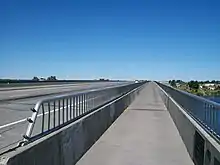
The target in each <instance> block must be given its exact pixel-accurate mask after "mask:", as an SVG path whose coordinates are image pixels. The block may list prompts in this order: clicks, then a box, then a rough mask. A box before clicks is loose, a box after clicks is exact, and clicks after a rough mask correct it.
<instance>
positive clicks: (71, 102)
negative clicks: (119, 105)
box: [21, 82, 145, 145]
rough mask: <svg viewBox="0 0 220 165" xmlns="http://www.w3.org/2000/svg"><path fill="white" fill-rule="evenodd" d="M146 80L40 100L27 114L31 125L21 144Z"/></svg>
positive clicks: (77, 117) (80, 115) (73, 119)
mask: <svg viewBox="0 0 220 165" xmlns="http://www.w3.org/2000/svg"><path fill="white" fill-rule="evenodd" d="M144 83H145V82H141V83H132V84H129V85H124V86H119V87H113V88H112V87H111V88H106V89H102V90H96V91H90V92H86V93H85V92H82V93H77V94H68V95H63V96H58V97H51V98H49V99H44V100H41V101H39V102H38V103H37V104H36V105H35V107H34V108H33V109H32V111H33V113H32V116H31V117H30V118H28V122H29V125H28V128H27V131H26V134H25V135H24V140H23V142H22V143H21V145H24V144H27V143H28V142H30V141H33V140H35V139H38V138H40V137H42V136H45V135H47V134H49V133H51V132H54V131H55V130H57V129H59V128H61V127H63V126H65V125H67V124H69V123H71V122H73V121H75V120H77V119H79V118H80V117H82V116H84V115H86V114H88V113H90V112H91V111H93V110H95V109H97V108H98V107H100V106H102V105H104V104H106V103H108V102H110V101H112V100H114V99H116V98H118V97H120V96H122V95H124V94H126V93H128V92H129V91H131V90H133V89H135V88H137V87H139V86H141V85H143V84H144Z"/></svg>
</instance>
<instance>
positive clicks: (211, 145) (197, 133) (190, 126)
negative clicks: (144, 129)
mask: <svg viewBox="0 0 220 165" xmlns="http://www.w3.org/2000/svg"><path fill="white" fill-rule="evenodd" d="M158 90H159V92H160V94H161V97H162V100H163V101H164V103H165V105H166V107H167V109H168V111H169V113H170V115H171V117H172V119H173V121H174V123H175V125H176V127H177V129H178V131H179V134H180V136H181V138H182V140H183V142H184V144H185V146H186V148H187V150H188V153H189V155H190V157H191V158H192V160H193V162H194V163H195V165H220V145H219V143H218V142H217V141H216V140H215V139H214V138H213V137H212V136H210V135H209V134H208V133H207V132H206V131H205V130H204V129H203V128H202V127H201V126H200V125H199V124H198V123H197V122H196V121H195V120H194V119H193V118H192V116H191V115H189V114H188V113H187V112H186V111H185V110H184V109H183V108H182V107H180V106H179V105H178V103H177V102H176V101H175V100H174V99H173V98H171V97H170V96H169V95H168V94H167V93H166V92H165V91H164V90H163V89H162V88H161V87H159V86H158Z"/></svg>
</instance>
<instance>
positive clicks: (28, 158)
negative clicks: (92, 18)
mask: <svg viewBox="0 0 220 165" xmlns="http://www.w3.org/2000/svg"><path fill="white" fill-rule="evenodd" d="M141 88H142V87H139V88H138V89H136V90H133V91H131V92H129V93H128V94H126V95H125V96H123V97H120V98H118V99H117V100H115V101H113V102H111V103H109V104H107V105H105V106H103V107H101V108H99V109H97V110H95V111H93V112H91V113H90V114H88V115H86V116H84V117H82V118H81V119H79V120H78V121H76V122H74V123H72V124H70V125H68V126H66V127H63V128H62V129H60V130H58V131H56V132H54V133H52V134H50V135H48V136H46V137H44V138H42V139H39V140H37V141H35V142H33V143H30V144H29V145H26V146H24V147H21V148H18V149H17V150H16V151H13V152H11V153H8V154H6V155H3V156H1V157H0V164H1V165H73V164H75V163H76V162H77V161H78V160H79V159H80V158H81V157H82V155H83V154H84V153H85V152H86V151H87V150H88V149H89V148H90V147H91V146H92V145H93V144H94V143H95V142H96V141H97V140H98V138H99V137H100V136H101V135H102V134H103V133H104V132H105V130H106V129H107V128H108V127H109V126H110V125H111V124H112V123H113V122H114V121H115V120H116V119H117V118H118V116H119V115H120V114H121V113H122V112H123V111H124V110H125V109H126V107H127V106H128V105H129V104H130V103H131V102H132V101H133V100H134V99H135V97H136V96H137V95H138V94H139V92H140V90H141ZM97 156H98V155H97Z"/></svg>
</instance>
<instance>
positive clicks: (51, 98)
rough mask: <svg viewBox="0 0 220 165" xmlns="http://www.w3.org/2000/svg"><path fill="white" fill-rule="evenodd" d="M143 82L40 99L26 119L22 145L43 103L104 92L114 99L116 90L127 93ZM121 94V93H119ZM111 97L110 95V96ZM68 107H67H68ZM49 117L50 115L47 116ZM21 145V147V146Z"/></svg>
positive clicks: (28, 136) (29, 134)
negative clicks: (109, 91)
mask: <svg viewBox="0 0 220 165" xmlns="http://www.w3.org/2000/svg"><path fill="white" fill-rule="evenodd" d="M144 83H145V82H140V83H126V84H123V85H119V86H113V87H112V86H110V87H106V88H102V89H97V90H90V91H82V92H77V93H70V94H66V95H60V96H53V97H50V98H46V99H42V100H39V101H38V102H37V103H36V104H35V107H34V109H32V111H33V113H32V116H31V117H30V118H28V121H29V125H28V128H27V130H26V133H25V135H24V141H23V144H24V143H25V142H27V141H28V139H30V138H31V135H32V132H33V129H34V125H35V122H36V120H37V118H38V113H39V110H40V108H41V106H44V104H45V103H49V102H56V101H61V100H64V99H71V98H73V97H78V96H82V95H86V94H90V93H96V92H97V93H98V92H102V91H103V92H106V91H107V90H112V91H115V92H116V94H114V95H115V96H114V97H118V94H117V89H119V91H120V89H121V88H123V87H125V88H123V89H126V90H127V91H126V92H129V90H130V89H127V88H126V87H130V88H131V87H133V85H134V87H135V84H136V86H141V85H142V84H144ZM120 92H121V91H120ZM119 94H120V95H121V94H124V93H123V92H121V93H119ZM110 96H111V94H110ZM68 107H69V105H68ZM48 112H51V111H50V110H48ZM44 114H45V113H44ZM49 115H50V114H49ZM23 144H22V145H23Z"/></svg>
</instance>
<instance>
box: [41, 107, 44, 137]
mask: <svg viewBox="0 0 220 165" xmlns="http://www.w3.org/2000/svg"><path fill="white" fill-rule="evenodd" d="M41 106H42V128H41V133H43V132H44V117H45V111H44V103H43V104H42V105H41Z"/></svg>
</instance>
